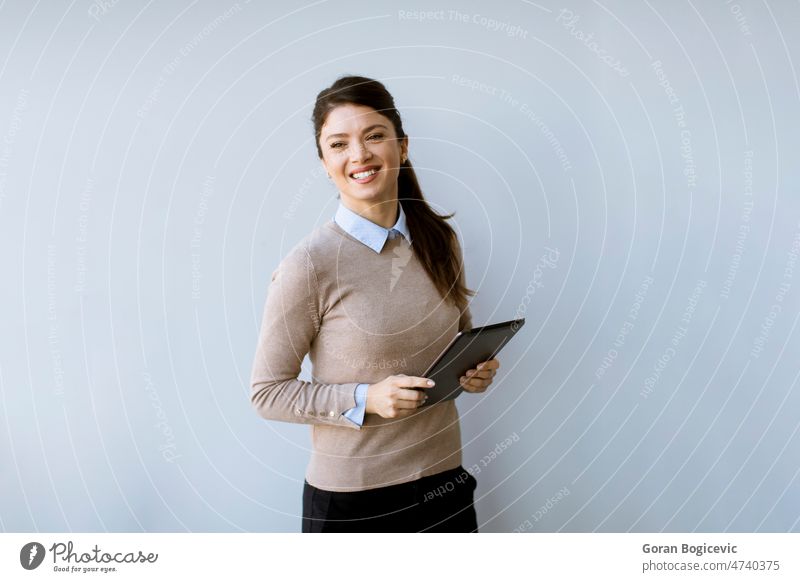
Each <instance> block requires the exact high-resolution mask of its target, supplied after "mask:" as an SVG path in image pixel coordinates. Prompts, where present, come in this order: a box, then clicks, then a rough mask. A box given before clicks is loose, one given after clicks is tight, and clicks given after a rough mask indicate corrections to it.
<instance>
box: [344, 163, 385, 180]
mask: <svg viewBox="0 0 800 582" xmlns="http://www.w3.org/2000/svg"><path fill="white" fill-rule="evenodd" d="M379 169H380V166H363V167H361V168H356V169H355V170H353V171H352V172H350V174H349V176H350V177H351V178H353V179H354V180H355V179H356V178H355V174H361V173H363V172H369V171H370V170H375V171H377V170H379Z"/></svg>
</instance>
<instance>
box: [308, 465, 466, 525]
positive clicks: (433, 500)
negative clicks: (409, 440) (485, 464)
mask: <svg viewBox="0 0 800 582" xmlns="http://www.w3.org/2000/svg"><path fill="white" fill-rule="evenodd" d="M476 486H477V481H476V480H475V478H474V477H473V476H472V475H470V474H469V473H468V472H467V471H466V470H464V468H463V467H457V468H455V469H450V470H448V471H443V472H442V473H437V474H436V475H430V476H428V477H422V478H421V479H416V480H414V481H409V482H407V483H400V484H399V485H389V486H387V487H378V488H376V489H367V490H366V491H348V492H339V491H325V490H323V489H318V488H316V487H314V486H313V485H309V483H308V481H305V482H304V485H303V533H315V532H471V533H477V532H478V520H477V516H476V515H475V507H474V505H473V492H474V491H475V487H476Z"/></svg>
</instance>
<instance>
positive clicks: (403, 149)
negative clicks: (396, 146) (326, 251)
mask: <svg viewBox="0 0 800 582" xmlns="http://www.w3.org/2000/svg"><path fill="white" fill-rule="evenodd" d="M403 156H405V157H406V158H408V136H407V135H405V136H403V139H401V140H400V157H403Z"/></svg>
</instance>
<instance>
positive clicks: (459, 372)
mask: <svg viewBox="0 0 800 582" xmlns="http://www.w3.org/2000/svg"><path fill="white" fill-rule="evenodd" d="M523 325H525V318H521V319H512V320H511V321H504V322H502V323H494V324H492V325H485V326H483V327H473V328H472V329H470V330H468V331H460V332H458V333H457V334H456V336H455V337H454V338H453V340H452V341H451V342H450V343H449V344H448V346H447V347H446V348H445V349H444V350H443V351H442V353H441V354H439V357H438V358H436V361H434V362H433V364H431V366H430V367H429V368H428V369H427V370H426V372H425V373H424V374H423V375H422V377H423V378H429V379H431V380H433V381H434V382H436V385H435V386H433V387H432V388H419V390H424V391H425V394H427V395H428V400H427V401H426V402H425V404H424V405H423V406H428V405H429V404H436V403H437V402H443V401H445V400H452V399H453V398H455V397H456V396H458V395H459V394H461V392H463V390H464V389H463V388H462V387H461V381H460V379H461V376H463V375H465V374H466V373H467V370H472V369H475V366H477V365H478V364H480V363H481V362H485V361H487V360H491V359H492V358H494V357H495V356H496V355H497V354H498V353H499V352H500V350H501V349H503V346H505V345H506V344H507V343H508V341H509V340H510V339H511V338H512V337H514V334H515V333H517V331H519V328H521V327H522V326H523Z"/></svg>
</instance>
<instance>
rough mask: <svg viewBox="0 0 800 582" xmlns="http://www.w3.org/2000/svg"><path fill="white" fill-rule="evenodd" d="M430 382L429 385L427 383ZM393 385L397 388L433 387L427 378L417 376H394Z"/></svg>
mask: <svg viewBox="0 0 800 582" xmlns="http://www.w3.org/2000/svg"><path fill="white" fill-rule="evenodd" d="M428 382H430V384H429V383H428ZM394 385H395V386H397V387H399V388H431V387H432V386H433V385H434V382H433V380H428V378H420V377H419V376H406V375H405V374H403V375H398V376H395V381H394Z"/></svg>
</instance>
